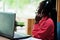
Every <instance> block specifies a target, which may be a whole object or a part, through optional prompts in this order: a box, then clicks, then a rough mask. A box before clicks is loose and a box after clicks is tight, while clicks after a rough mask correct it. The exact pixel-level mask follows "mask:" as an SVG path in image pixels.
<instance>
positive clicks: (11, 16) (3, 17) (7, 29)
mask: <svg viewBox="0 0 60 40" xmlns="http://www.w3.org/2000/svg"><path fill="white" fill-rule="evenodd" d="M15 15H16V14H15V13H7V12H0V35H1V36H4V37H7V38H13V36H14V22H15Z"/></svg>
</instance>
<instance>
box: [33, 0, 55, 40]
mask: <svg viewBox="0 0 60 40" xmlns="http://www.w3.org/2000/svg"><path fill="white" fill-rule="evenodd" d="M50 6H51V7H50ZM52 9H53V6H52V4H51V2H48V1H47V2H46V1H43V2H41V4H40V6H39V9H38V11H37V13H38V14H37V16H36V18H35V20H36V23H35V24H34V27H33V29H32V36H33V37H35V38H38V39H42V40H54V27H55V25H54V22H55V21H54V20H53V19H52V16H51V15H52V14H51V10H52Z"/></svg>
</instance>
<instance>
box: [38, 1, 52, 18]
mask: <svg viewBox="0 0 60 40" xmlns="http://www.w3.org/2000/svg"><path fill="white" fill-rule="evenodd" d="M51 9H52V3H51V2H50V1H42V2H41V3H40V4H39V7H38V11H37V14H38V15H40V17H44V16H49V12H50V10H51Z"/></svg>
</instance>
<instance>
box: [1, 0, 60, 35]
mask: <svg viewBox="0 0 60 40" xmlns="http://www.w3.org/2000/svg"><path fill="white" fill-rule="evenodd" d="M41 1H43V0H0V12H12V13H16V21H17V22H18V24H23V25H24V26H23V27H20V26H18V27H17V28H16V29H17V30H19V31H18V32H22V33H25V34H29V35H31V30H32V28H33V24H34V22H35V20H34V19H35V16H36V11H37V9H38V6H39V3H40V2H41ZM52 1H53V4H55V7H56V11H57V22H60V18H59V17H60V0H52Z"/></svg>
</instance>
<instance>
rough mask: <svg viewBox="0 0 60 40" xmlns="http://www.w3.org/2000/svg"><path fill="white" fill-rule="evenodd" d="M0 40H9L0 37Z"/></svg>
mask: <svg viewBox="0 0 60 40" xmlns="http://www.w3.org/2000/svg"><path fill="white" fill-rule="evenodd" d="M0 40H9V39H7V38H5V37H1V36H0Z"/></svg>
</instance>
